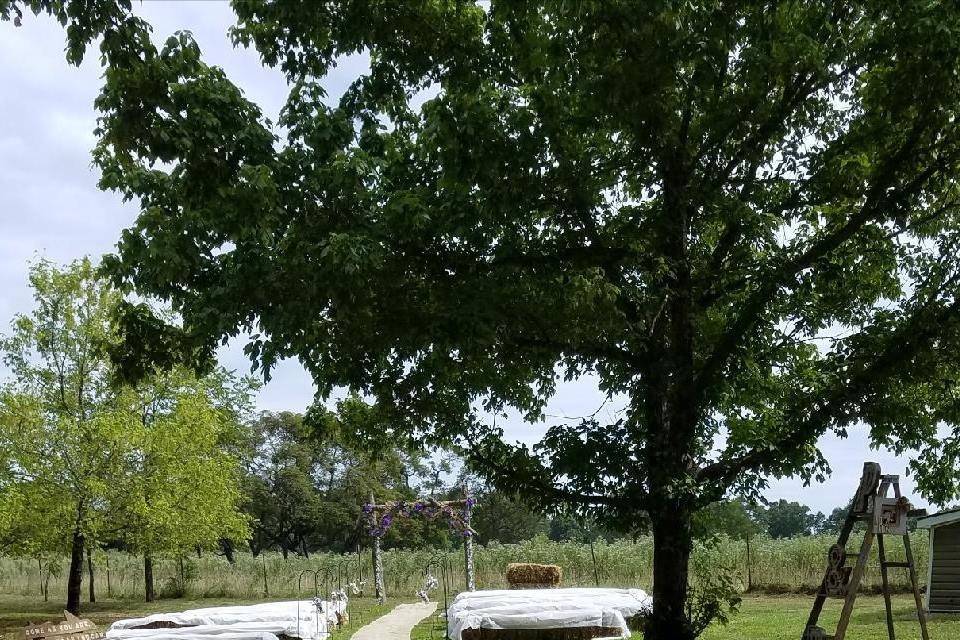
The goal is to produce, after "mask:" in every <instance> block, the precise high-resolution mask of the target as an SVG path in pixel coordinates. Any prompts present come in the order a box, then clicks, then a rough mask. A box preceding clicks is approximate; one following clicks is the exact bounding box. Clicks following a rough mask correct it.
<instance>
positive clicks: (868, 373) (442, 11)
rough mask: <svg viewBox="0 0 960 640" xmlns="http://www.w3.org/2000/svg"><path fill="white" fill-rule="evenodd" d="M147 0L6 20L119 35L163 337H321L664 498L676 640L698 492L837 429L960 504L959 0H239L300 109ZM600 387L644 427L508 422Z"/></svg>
mask: <svg viewBox="0 0 960 640" xmlns="http://www.w3.org/2000/svg"><path fill="white" fill-rule="evenodd" d="M126 4H127V3H126V2H125V1H122V0H117V1H114V2H111V1H109V0H98V1H89V0H87V1H83V2H81V1H80V0H69V1H67V2H49V1H44V0H29V1H28V2H25V3H21V2H18V1H17V0H3V1H2V2H0V13H3V14H5V15H6V16H7V17H15V16H16V14H17V11H18V10H19V9H20V8H21V7H22V6H27V7H30V8H32V9H33V10H34V11H35V12H40V11H41V10H46V11H47V12H52V13H54V14H57V15H58V16H59V17H60V18H61V20H62V21H63V22H64V23H65V24H67V25H68V38H69V44H68V49H67V52H68V56H69V57H70V59H71V60H73V61H78V60H79V59H80V58H81V57H82V55H83V51H84V47H85V46H86V45H87V44H88V43H90V42H92V41H93V39H94V38H95V37H96V36H98V35H100V34H102V35H103V39H102V43H103V44H102V47H101V51H102V54H103V59H104V62H105V64H106V75H105V86H104V89H103V92H102V94H101V96H100V97H99V99H98V100H97V107H98V109H99V110H100V111H101V113H102V119H101V123H100V128H99V136H100V143H99V145H98V147H97V149H96V151H95V160H96V163H97V164H98V165H99V167H100V168H101V170H102V183H101V184H102V187H103V188H105V189H112V190H116V191H118V192H120V193H121V194H123V195H124V197H127V198H130V199H131V200H135V201H136V202H138V203H139V206H140V207H141V214H140V216H139V218H138V219H137V221H136V223H135V225H134V226H133V227H132V228H131V229H129V230H128V231H126V232H125V233H124V234H123V237H122V238H121V241H120V244H119V248H118V252H117V254H116V255H115V256H114V257H113V258H111V259H110V260H109V261H108V266H109V269H110V270H111V272H112V273H113V275H114V277H115V278H116V281H117V282H118V283H120V284H123V285H124V286H129V287H131V288H132V289H133V290H135V291H137V292H138V293H140V294H142V295H147V296H155V297H158V298H161V299H164V300H169V301H171V302H172V303H173V305H174V306H175V309H176V310H177V312H178V313H179V314H181V316H182V320H183V323H182V327H178V328H170V327H163V326H161V325H159V324H157V323H155V322H154V321H153V320H151V318H149V316H148V315H146V314H144V313H143V312H142V310H138V309H135V308H132V309H131V310H130V312H131V313H130V315H129V322H128V327H127V328H128V332H129V333H128V336H129V340H128V342H130V344H132V345H135V346H138V347H139V348H140V349H141V350H142V351H143V352H144V353H146V354H147V355H149V356H151V357H154V358H155V359H159V360H165V359H167V358H168V357H169V356H167V354H168V353H169V352H170V351H171V350H172V351H175V352H176V353H177V355H178V356H179V357H181V358H182V357H188V358H189V357H192V358H199V357H200V356H204V355H208V354H209V353H210V352H211V349H212V348H213V346H214V345H215V344H216V343H217V342H218V341H220V340H223V339H226V338H228V337H230V336H235V335H237V334H238V332H240V331H248V332H250V334H251V338H250V341H249V344H248V346H247V350H248V353H249V355H250V357H251V359H252V360H253V362H254V363H255V365H256V366H259V367H261V368H263V369H264V370H265V371H269V369H270V367H271V365H273V364H274V363H275V362H276V361H277V360H278V359H280V358H283V357H295V358H299V359H300V360H301V362H303V363H304V365H305V366H306V367H307V369H308V370H309V371H310V372H311V373H312V374H313V376H314V379H315V380H316V383H317V385H318V387H319V389H320V391H321V392H328V391H329V390H331V389H332V388H333V387H335V386H345V387H350V388H353V389H357V390H359V391H362V392H365V393H369V394H373V395H375V396H376V397H377V398H378V400H379V403H380V406H381V408H382V410H383V411H384V412H386V413H387V414H389V415H391V416H392V417H393V422H392V424H393V425H394V426H393V428H394V429H395V431H396V433H397V435H407V436H412V437H416V438H422V439H425V440H430V441H434V442H443V443H448V442H451V441H453V442H458V443H460V444H462V445H464V446H465V447H466V448H467V449H468V452H469V454H470V456H471V457H472V459H473V460H474V461H475V462H476V463H477V464H478V468H480V469H481V470H483V471H484V472H485V473H486V474H488V475H490V476H491V477H493V478H494V479H495V480H500V481H502V482H509V484H510V486H511V487H522V488H523V489H524V490H525V491H526V492H527V493H529V494H531V495H536V496H539V497H540V498H541V499H542V500H543V501H544V502H547V503H568V504H574V505H578V506H579V507H580V508H582V509H584V510H591V511H593V512H594V513H595V515H598V516H600V517H602V518H605V519H606V520H608V521H617V522H620V523H622V524H625V525H626V524H629V523H631V522H635V521H637V520H638V519H640V518H641V517H645V516H644V515H643V514H647V515H648V516H649V518H650V522H651V523H652V530H653V534H654V538H655V553H654V587H653V591H654V612H653V616H652V619H651V624H650V627H649V631H648V638H652V639H655V640H662V639H664V638H690V637H692V636H693V635H694V629H693V626H692V625H691V624H690V622H689V621H688V620H687V619H686V615H685V606H684V603H685V600H686V598H687V589H688V575H687V564H688V559H689V554H690V548H691V543H690V520H691V516H692V514H693V513H694V512H695V511H696V510H697V509H698V508H699V507H700V506H702V505H704V504H707V503H710V502H711V501H714V500H716V499H718V498H720V497H721V496H723V495H724V494H725V493H726V492H729V491H731V490H745V491H750V490H752V489H756V488H757V487H758V486H759V484H760V483H762V478H763V477H764V476H769V475H771V474H773V475H784V474H800V475H803V476H808V477H809V476H812V475H817V474H821V473H824V472H826V471H827V468H826V463H825V461H824V459H823V457H822V455H821V454H820V453H819V451H818V450H817V445H816V443H817V440H818V438H819V437H820V436H822V435H824V434H826V433H830V432H833V433H837V434H840V435H841V436H842V435H844V434H845V433H846V430H847V429H848V428H850V427H851V426H854V425H857V424H860V423H863V424H865V425H867V426H868V427H869V429H870V434H871V437H872V439H873V442H874V443H876V444H879V445H885V446H888V447H892V448H893V449H895V450H897V451H902V450H905V449H908V448H913V449H916V448H919V449H921V451H922V452H921V453H920V454H918V457H916V458H915V461H914V463H913V468H914V470H915V471H916V473H917V478H918V482H919V485H920V487H921V488H922V489H923V490H925V491H926V493H927V495H928V496H930V497H931V498H934V499H937V500H943V499H947V498H950V497H955V496H956V495H957V492H956V487H957V480H958V474H960V471H958V469H960V466H958V465H957V459H958V455H960V440H958V438H957V434H956V433H955V432H954V431H953V427H954V425H956V424H957V413H956V409H957V405H956V401H955V399H956V398H957V388H956V383H955V381H956V379H957V372H956V361H957V358H956V356H955V354H956V353H957V348H958V346H960V344H958V338H960V335H958V324H960V316H958V313H957V311H958V307H960V298H958V297H957V292H958V290H960V260H958V255H957V246H958V241H960V219H958V211H957V207H956V204H957V198H958V188H957V182H956V175H957V168H958V160H960V122H958V119H957V116H958V109H960V106H958V105H960V57H958V56H960V37H958V36H960V9H958V8H957V7H956V5H955V4H954V3H939V2H928V1H926V0H924V1H917V0H914V1H912V0H906V1H904V2H888V1H886V0H875V1H865V2H845V3H841V2H822V1H812V2H810V1H802V2H801V1H795V2H791V1H787V2H760V1H757V2H750V1H747V2H721V1H714V2H687V1H684V2H678V1H667V0H662V1H651V2H642V3H641V2H616V1H610V0H605V1H602V2H588V1H582V2H570V1H567V0H565V1H562V2H561V1H547V2H542V3H511V2H502V1H496V0H495V1H493V2H490V3H482V4H477V5H475V4H473V3H470V2H464V1H454V0H423V1H418V2H410V3H404V2H392V1H383V2H379V1H359V0H358V1H353V2H351V1H343V2H326V3H322V4H321V3H312V2H300V1H299V0H274V1H272V2H267V1H265V0H235V2H234V6H235V9H236V13H237V16H238V25H237V27H236V28H235V29H234V30H233V31H232V33H231V35H232V37H233V39H234V42H235V43H237V44H238V45H243V46H248V47H254V48H256V50H257V51H259V53H260V55H261V57H262V60H263V62H264V64H266V65H268V66H270V67H276V68H277V70H278V72H280V73H283V74H285V75H286V77H287V79H288V81H289V84H290V89H291V90H290V95H289V98H288V100H287V103H286V106H285V107H284V109H283V112H282V114H281V117H280V120H279V122H278V125H277V126H274V125H273V124H271V123H269V122H268V121H267V120H266V119H265V117H264V116H263V114H262V113H261V111H260V110H259V109H258V107H257V106H256V105H255V104H252V103H251V102H250V101H248V100H247V99H246V98H244V96H243V94H242V92H241V91H240V90H239V89H238V88H237V87H236V86H235V85H234V84H233V83H231V82H230V80H229V79H228V78H227V76H226V74H225V73H224V72H223V71H222V70H221V69H218V68H216V67H212V66H209V65H207V64H205V63H204V62H203V59H202V56H201V52H200V51H199V49H198V47H197V46H196V44H195V43H194V42H193V40H192V39H191V38H190V36H189V35H188V34H186V33H181V34H177V35H174V36H172V37H171V38H170V39H169V40H167V41H166V43H165V44H164V45H163V46H162V47H159V48H157V47H155V46H154V45H153V44H151V42H150V39H149V37H148V36H147V33H146V25H144V24H143V23H142V22H140V21H139V20H138V19H136V18H135V17H132V16H131V14H130V13H129V11H128V9H127V7H126V6H125V5H126ZM356 53H362V54H367V55H368V56H369V63H370V64H369V68H368V69H367V70H366V71H364V72H363V73H361V74H359V75H358V76H357V77H356V79H355V81H354V82H353V84H351V85H350V87H349V89H348V90H347V91H346V92H345V93H344V95H343V96H342V97H341V98H340V99H339V100H332V99H330V98H328V95H327V91H326V89H325V79H326V77H327V75H328V73H329V72H330V70H331V69H332V67H333V66H334V65H335V63H336V61H337V60H338V59H340V58H341V57H342V56H346V55H350V54H356ZM154 338H156V339H157V341H159V343H160V344H159V345H158V344H155V342H156V341H154V340H153V339H154ZM135 370H136V367H131V371H132V372H135ZM587 375H589V376H593V377H594V378H595V379H596V380H598V381H599V384H600V387H601V389H602V390H603V392H605V393H607V394H609V395H611V396H612V395H615V394H619V395H622V396H624V397H626V398H627V399H628V402H627V405H628V406H627V408H626V410H625V411H624V412H623V414H622V416H621V418H620V419H618V420H616V421H613V422H612V423H609V424H607V423H603V422H600V421H598V420H596V419H588V420H584V421H583V422H581V423H579V424H574V425H570V424H560V425H556V426H554V427H552V428H551V429H550V430H549V432H548V433H547V435H546V436H545V438H544V439H543V440H542V441H541V442H540V444H539V445H537V446H536V447H534V448H532V449H526V448H522V447H521V448H516V447H513V446H510V445H509V444H507V443H505V442H503V441H502V440H501V438H500V437H499V436H500V434H499V432H498V431H497V429H495V428H493V427H491V426H489V425H487V424H485V423H484V421H483V420H482V414H481V413H480V411H479V410H480V409H481V408H485V409H488V410H493V411H498V410H501V409H506V408H514V409H518V410H520V411H521V412H522V413H523V414H524V415H525V416H527V417H528V418H530V419H537V418H540V417H542V412H543V408H544V405H545V403H546V402H547V401H548V399H549V398H550V397H551V395H552V394H553V393H554V392H555V390H556V389H557V384H558V380H559V379H562V378H578V377H582V376H587ZM938 425H940V426H941V427H942V431H943V432H942V433H941V434H939V437H938V433H937V428H938ZM718 436H720V437H718ZM717 443H719V446H718V445H717Z"/></svg>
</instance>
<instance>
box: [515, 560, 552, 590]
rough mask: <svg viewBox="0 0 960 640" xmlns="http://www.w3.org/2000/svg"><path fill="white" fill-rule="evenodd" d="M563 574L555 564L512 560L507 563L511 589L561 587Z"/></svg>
mask: <svg viewBox="0 0 960 640" xmlns="http://www.w3.org/2000/svg"><path fill="white" fill-rule="evenodd" d="M562 577H563V574H562V573H561V572H560V567H558V566H557V565H555V564H530V563H526V562H512V563H510V564H508V565H507V582H509V583H510V588H511V589H533V588H536V589H546V588H550V587H559V586H560V579H561V578H562Z"/></svg>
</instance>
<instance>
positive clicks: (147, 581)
mask: <svg viewBox="0 0 960 640" xmlns="http://www.w3.org/2000/svg"><path fill="white" fill-rule="evenodd" d="M156 597H157V596H156V594H155V593H154V591H153V558H152V557H150V554H149V553H145V554H143V599H144V600H145V601H146V602H153V601H154V600H155V599H156Z"/></svg>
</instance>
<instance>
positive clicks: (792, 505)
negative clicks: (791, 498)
mask: <svg viewBox="0 0 960 640" xmlns="http://www.w3.org/2000/svg"><path fill="white" fill-rule="evenodd" d="M762 519H763V520H762V521H763V524H764V525H765V526H766V528H767V535H769V536H770V537H771V538H795V537H798V536H808V535H811V534H813V533H817V532H818V531H820V529H822V528H823V522H824V516H823V514H822V513H819V512H818V513H811V511H810V507H808V506H806V505H802V504H800V503H799V502H788V501H786V500H777V501H776V502H771V503H770V504H769V505H768V506H767V508H766V509H765V510H764V511H763V512H762Z"/></svg>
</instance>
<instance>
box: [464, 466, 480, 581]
mask: <svg viewBox="0 0 960 640" xmlns="http://www.w3.org/2000/svg"><path fill="white" fill-rule="evenodd" d="M463 493H464V496H465V497H464V503H463V524H464V532H463V561H464V564H465V565H466V570H465V571H464V577H466V582H467V591H476V589H477V584H476V578H475V576H474V573H473V529H471V528H470V517H471V515H472V514H473V498H471V497H470V485H468V484H467V483H466V482H464V484H463Z"/></svg>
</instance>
